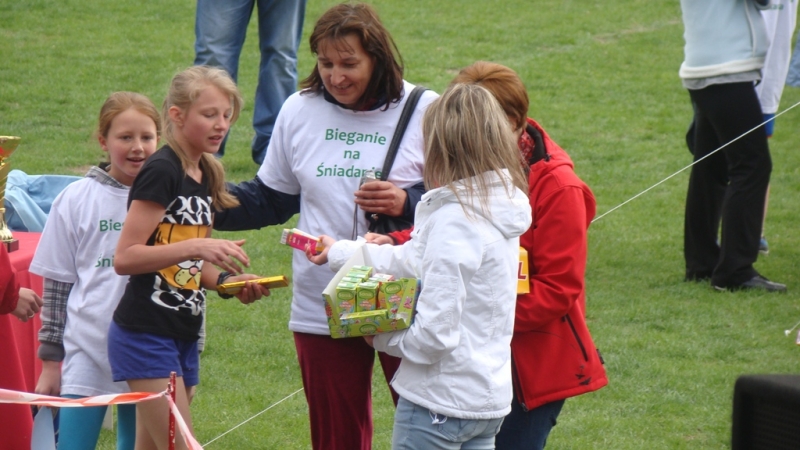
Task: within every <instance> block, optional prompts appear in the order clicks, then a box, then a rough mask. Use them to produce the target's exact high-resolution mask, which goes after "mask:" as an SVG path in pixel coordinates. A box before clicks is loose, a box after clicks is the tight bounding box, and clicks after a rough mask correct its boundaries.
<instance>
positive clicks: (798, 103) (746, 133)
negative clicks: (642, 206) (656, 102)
mask: <svg viewBox="0 0 800 450" xmlns="http://www.w3.org/2000/svg"><path fill="white" fill-rule="evenodd" d="M797 105H800V102H797V103H795V104H794V105H792V106H790V107H788V108H786V109H785V110H783V111H781V112H780V113H778V114H776V115H775V116H773V117H771V118H769V119H767V120H765V121H764V122H763V123H761V124H760V125H757V126H755V127H753V128H751V129H750V130H748V131H746V132H744V133H742V135H741V136H739V137H737V138H736V139H734V140H732V141H730V142H728V143H726V144H724V145H722V146H721V147H719V148H718V149H716V150H714V151H713V152H711V153H709V154H707V155H706V156H703V157H702V158H700V159H698V160H697V161H695V162H693V163H691V164H689V165H688V166H686V167H684V168H683V169H681V170H679V171H677V172H675V173H673V174H672V175H670V176H668V177H667V178H664V179H663V180H661V181H659V182H658V183H656V184H654V185H652V186H650V187H649V188H647V189H645V190H643V191H642V192H640V193H638V194H636V195H634V196H633V197H631V198H629V199H628V200H625V201H624V202H622V203H620V204H619V205H617V206H615V207H613V208H611V209H609V210H608V211H606V212H605V213H603V214H602V215H600V216H597V217H595V218H594V220H592V223H595V222H597V221H598V220H600V219H602V218H603V217H605V216H607V215H608V214H610V213H611V212H612V211H616V210H617V209H619V208H621V207H622V206H624V205H626V204H628V203H630V202H632V201H634V200H636V199H637V198H639V197H641V196H642V195H644V194H645V193H647V192H648V191H650V190H651V189H653V188H655V187H656V186H658V185H660V184H662V183H664V182H665V181H667V180H669V179H670V178H672V177H674V176H675V175H678V174H679V173H681V172H683V171H684V170H686V169H688V168H690V167H692V166H693V165H695V164H697V163H699V162H700V161H702V160H704V159H706V158H708V157H709V156H711V155H713V154H714V153H717V152H718V151H720V150H722V149H723V148H725V147H727V146H729V145H731V144H733V143H734V142H736V141H738V140H739V139H741V138H743V137H745V136H747V135H748V134H750V133H752V132H753V131H754V130H756V129H758V128H759V127H762V126H764V125H765V124H767V123H769V122H771V121H773V120H775V119H777V118H778V117H780V116H781V115H783V114H784V113H786V112H788V111H790V110H792V109H793V108H794V107H796V106H797Z"/></svg>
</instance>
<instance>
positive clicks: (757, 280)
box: [714, 275, 786, 292]
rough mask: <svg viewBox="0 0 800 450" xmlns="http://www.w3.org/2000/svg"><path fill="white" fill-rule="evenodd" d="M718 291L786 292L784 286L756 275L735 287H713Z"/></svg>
mask: <svg viewBox="0 0 800 450" xmlns="http://www.w3.org/2000/svg"><path fill="white" fill-rule="evenodd" d="M714 289H716V290H718V291H738V290H740V289H761V290H764V291H767V292H786V285H785V284H781V283H776V282H774V281H769V280H768V279H766V278H764V277H762V276H761V275H756V276H754V277H753V278H750V279H749V280H747V281H745V282H744V283H742V284H739V285H736V286H725V287H722V286H714Z"/></svg>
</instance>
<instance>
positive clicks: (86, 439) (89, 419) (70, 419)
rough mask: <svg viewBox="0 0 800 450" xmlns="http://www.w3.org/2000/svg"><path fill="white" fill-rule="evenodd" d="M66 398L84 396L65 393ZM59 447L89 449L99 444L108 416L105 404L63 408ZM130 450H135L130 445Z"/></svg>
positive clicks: (66, 449)
mask: <svg viewBox="0 0 800 450" xmlns="http://www.w3.org/2000/svg"><path fill="white" fill-rule="evenodd" d="M62 397H64V398H83V396H81V395H64V396H62ZM58 415H59V419H58V420H59V422H58V449H59V450H87V449H93V448H95V447H96V446H97V439H98V438H99V437H100V428H101V427H102V426H103V419H104V418H105V416H106V407H105V406H91V407H85V408H61V409H60V410H59V412H58ZM129 450H133V447H130V448H129Z"/></svg>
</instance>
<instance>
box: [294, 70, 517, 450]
mask: <svg viewBox="0 0 800 450" xmlns="http://www.w3.org/2000/svg"><path fill="white" fill-rule="evenodd" d="M423 136H424V139H425V168H424V172H423V175H424V181H425V187H426V189H428V192H427V193H426V194H425V195H424V196H423V197H422V200H421V201H420V202H419V204H418V205H417V210H416V216H415V217H416V218H415V224H414V227H415V229H414V232H413V234H412V239H411V240H410V241H409V242H407V243H406V244H404V245H402V246H391V245H382V246H378V245H374V244H366V245H367V249H368V251H369V253H370V257H371V259H372V261H373V265H374V268H375V270H376V271H378V272H384V273H391V274H393V275H395V276H396V277H416V278H419V279H420V280H421V285H422V289H421V293H420V296H419V299H418V301H417V310H416V315H415V318H414V322H413V324H412V325H411V327H410V328H408V329H406V330H402V331H396V332H392V333H386V334H380V335H377V336H368V337H365V339H366V340H367V342H369V343H371V344H372V345H373V346H374V347H375V348H376V349H378V350H380V351H384V352H386V353H389V354H391V355H395V356H398V357H401V358H402V363H401V364H400V368H399V369H398V371H397V373H396V375H395V377H394V379H393V380H392V387H394V389H395V390H396V391H397V392H398V394H400V397H401V398H400V401H399V402H398V405H397V412H396V415H395V422H394V432H393V437H392V448H393V449H419V448H426V449H453V448H462V447H463V448H494V437H495V434H497V431H498V430H499V429H500V425H501V424H502V421H503V417H505V415H506V414H508V412H509V411H510V404H511V397H512V388H511V359H510V342H511V334H512V331H513V329H514V326H513V325H514V307H515V301H516V285H517V271H518V262H519V259H518V255H519V236H520V235H521V234H522V233H523V232H524V231H525V230H527V229H528V227H529V226H530V223H531V209H530V205H529V202H528V198H527V195H526V194H525V192H524V189H525V188H526V187H527V182H526V177H525V174H524V172H523V170H522V165H521V164H520V161H519V151H518V150H517V146H516V141H515V139H514V137H513V134H512V130H511V129H510V126H509V123H508V119H507V117H506V115H505V113H504V112H503V110H502V108H501V107H500V106H499V105H498V103H497V101H496V100H495V99H494V97H493V96H492V95H491V94H490V93H489V92H488V91H487V90H486V89H484V88H482V87H480V86H477V85H465V84H456V85H453V86H451V87H450V88H448V89H447V91H445V93H444V94H442V96H441V97H440V98H439V99H437V100H435V101H434V102H433V103H432V104H431V106H430V107H429V108H428V110H427V111H426V113H425V116H424V118H423ZM321 238H322V239H323V243H324V244H325V246H326V250H325V251H324V252H323V253H322V254H320V255H316V256H314V255H311V253H310V252H308V253H307V254H308V256H309V259H311V260H312V261H313V262H315V263H317V264H323V263H324V262H326V261H329V262H330V266H331V269H333V270H337V269H338V268H339V267H341V265H342V264H344V262H345V261H346V260H347V259H348V258H349V257H350V255H352V253H353V252H354V251H355V250H356V249H357V248H359V247H360V246H361V245H364V244H363V242H361V241H359V242H354V241H338V242H336V241H334V240H333V239H332V238H330V237H328V236H322V237H321Z"/></svg>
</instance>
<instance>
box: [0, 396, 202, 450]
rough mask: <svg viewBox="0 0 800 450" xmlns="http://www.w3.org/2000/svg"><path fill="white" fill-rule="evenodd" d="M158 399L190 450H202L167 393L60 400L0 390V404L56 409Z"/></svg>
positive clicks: (59, 398) (58, 398)
mask: <svg viewBox="0 0 800 450" xmlns="http://www.w3.org/2000/svg"><path fill="white" fill-rule="evenodd" d="M160 397H165V398H166V399H167V402H168V403H169V408H170V410H171V411H172V414H173V415H174V416H175V422H176V423H177V424H178V427H179V428H180V430H181V434H182V435H183V439H184V442H186V445H187V446H188V447H189V449H190V450H203V447H202V446H201V445H200V444H199V443H198V442H197V440H196V439H195V438H194V436H192V433H191V432H190V431H189V427H188V426H187V425H186V421H184V420H183V417H182V416H181V413H180V411H178V406H177V405H176V404H175V402H173V401H172V398H171V397H170V396H169V395H167V392H166V391H164V392H158V393H152V392H130V393H126V394H109V395H98V396H95V397H84V398H61V397H52V396H49V395H39V394H31V393H30V392H19V391H11V390H8V389H0V403H18V404H26V405H37V406H52V407H56V408H65V407H66V408H80V407H86V406H107V405H121V404H129V403H139V402H145V401H148V400H155V399H157V398H160Z"/></svg>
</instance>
